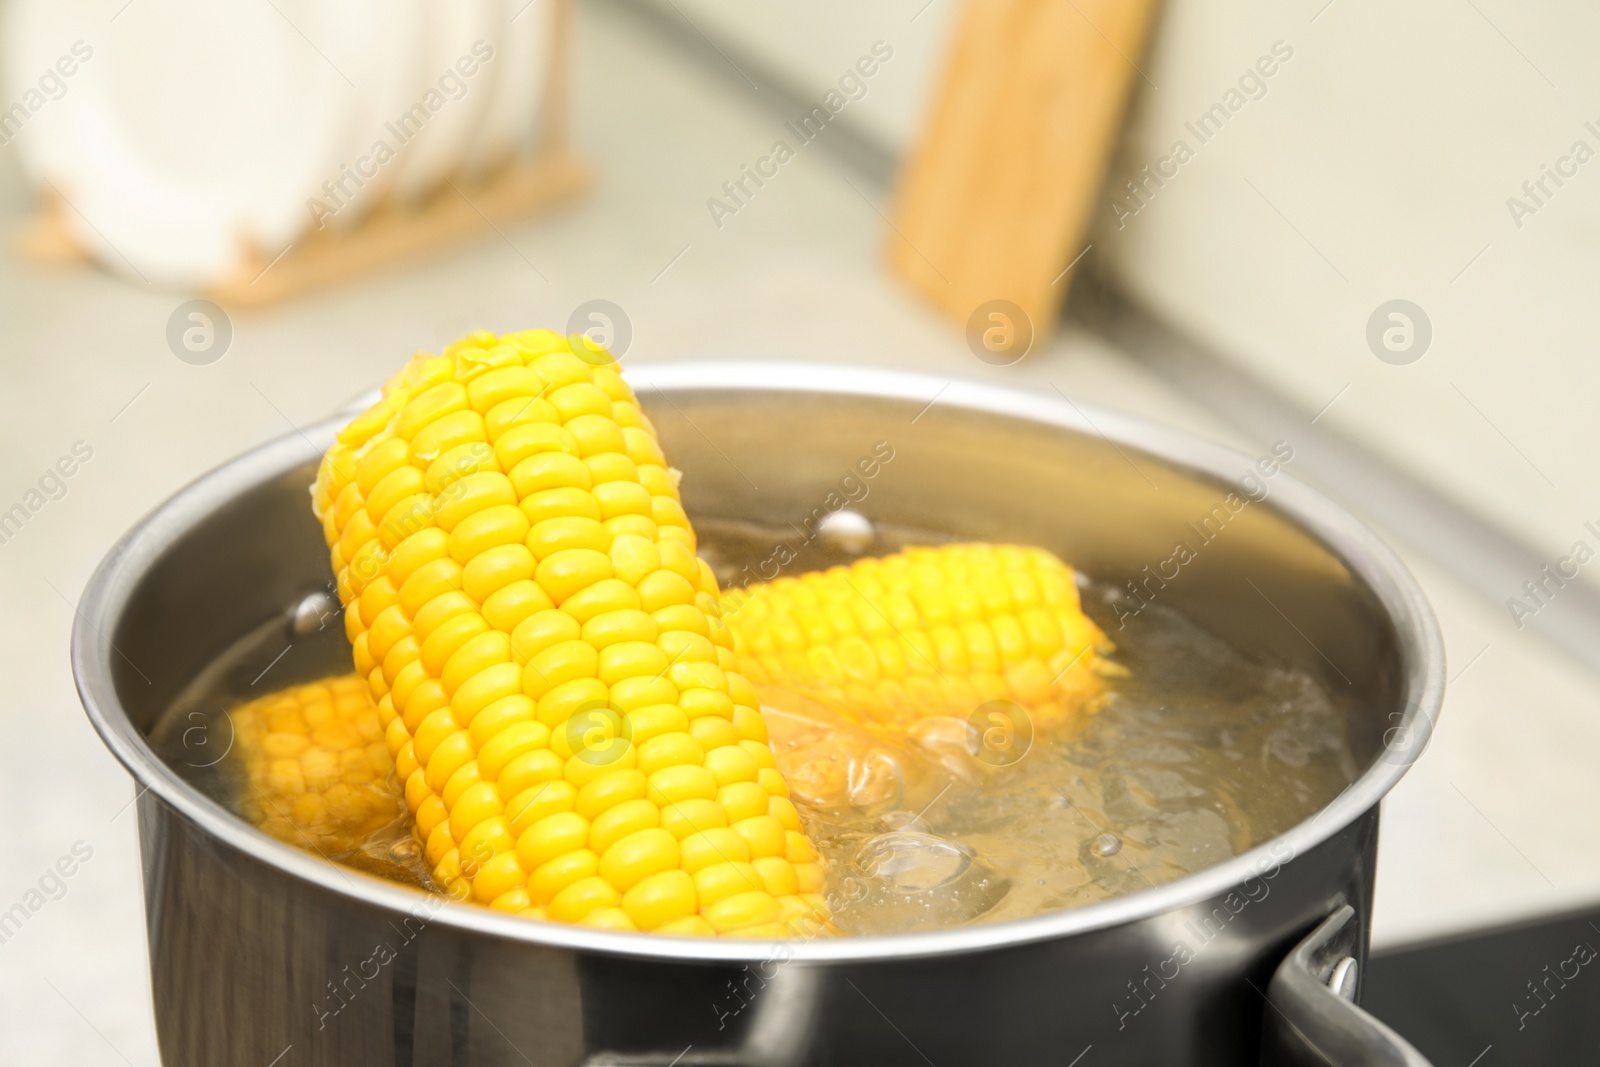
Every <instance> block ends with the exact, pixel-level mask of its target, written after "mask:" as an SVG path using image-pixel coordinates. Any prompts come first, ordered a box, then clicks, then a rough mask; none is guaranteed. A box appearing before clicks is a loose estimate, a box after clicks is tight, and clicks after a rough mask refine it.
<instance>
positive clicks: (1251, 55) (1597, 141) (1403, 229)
mask: <svg viewBox="0 0 1600 1067" xmlns="http://www.w3.org/2000/svg"><path fill="white" fill-rule="evenodd" d="M674 2H675V3H676V5H677V6H678V7H679V8H681V9H682V10H683V11H684V12H685V13H686V14H687V15H689V17H690V18H691V19H692V20H693V21H694V22H695V23H696V24H698V25H700V26H701V27H703V28H704V30H705V32H707V33H708V34H713V35H716V36H718V37H719V38H724V39H727V40H729V41H731V42H734V43H735V44H736V45H737V46H738V47H739V48H740V49H744V50H748V51H749V52H750V53H751V54H754V55H756V56H759V57H760V58H761V60H762V61H763V62H765V63H766V64H768V65H770V66H771V67H772V68H773V69H775V70H779V71H782V72H784V73H785V74H786V75H787V76H789V77H791V78H792V79H793V80H794V81H795V82H796V83H797V84H801V85H809V86H815V87H816V88H817V89H818V90H822V89H825V88H826V87H827V85H828V84H829V83H830V82H831V81H832V80H833V79H834V78H836V77H837V74H838V72H839V71H841V70H842V69H843V68H844V66H845V65H846V64H847V63H848V62H849V61H850V60H851V59H852V58H853V57H854V56H855V55H856V54H858V53H859V52H861V51H863V50H864V49H865V48H866V47H867V46H868V45H870V43H871V42H872V41H873V40H875V39H879V38H882V39H884V40H886V41H889V42H891V43H893V45H894V46H895V48H896V55H895V59H894V61H893V63H892V64H890V65H889V67H887V68H886V69H885V72H884V76H882V77H881V78H880V79H879V80H878V81H877V82H876V83H875V84H874V85H873V88H872V92H871V94H870V95H869V97H868V98H867V100H865V101H863V103H862V104H861V105H860V107H859V109H853V110H852V111H851V113H850V114H849V115H848V118H849V120H850V121H853V122H857V123H859V124H860V127H861V128H862V129H864V130H865V131H866V132H868V133H870V134H871V135H872V136H874V137H876V138H878V139H880V140H881V142H882V143H883V144H885V145H886V146H888V147H889V148H891V149H893V150H895V151H904V150H905V148H906V147H907V146H908V145H909V144H911V143H912V142H913V139H914V137H915V135H916V131H917V129H918V127H919V125H920V122H921V119H922V116H923V113H924V111H925V108H926V105H927V95H928V93H929V91H930V88H931V86H932V85H934V84H935V81H936V79H937V77H938V76H939V72H940V70H941V67H942V64H943V61H944V56H945V51H946V46H947V42H946V40H945V36H946V35H947V34H948V33H949V32H950V29H951V25H952V22H953V19H954V16H955V14H956V13H957V7H956V4H955V3H954V2H953V0H934V2H933V3H932V4H931V5H930V6H928V7H926V9H925V10H924V9H923V4H924V0H903V2H902V0H892V2H885V3H879V4H873V5H855V4H849V3H845V2H844V0H821V2H817V3H811V4H806V5H800V4H795V3H790V2H784V0H674ZM919 10H921V11H922V13H921V15H920V16H919V17H917V19H916V21H915V22H912V21H910V20H911V18H912V16H914V15H916V14H917V12H918V11H919ZM1597 39H1600V8H1597V7H1595V6H1594V5H1592V4H1583V3H1580V2H1579V0H1559V2H1552V3H1546V4H1542V5H1536V6H1529V5H1517V4H1513V3H1510V2H1509V0H1471V2H1470V3H1462V2H1457V0H1419V2H1416V3H1410V4H1404V5H1394V4H1386V3H1381V2H1379V0H1333V2H1332V3H1329V2H1328V0H1293V2H1291V3H1283V2H1279V0H1170V2H1169V3H1167V4H1166V7H1165V10H1164V13H1163V15H1162V19H1161V23H1160V25H1159V29H1158V35H1157V39H1156V40H1155V42H1154V44H1153V46H1152V49H1151V52H1150V54H1149V55H1148V56H1146V57H1143V58H1142V59H1141V60H1140V66H1141V67H1142V68H1143V71H1144V73H1145V75H1147V76H1148V80H1147V79H1146V78H1144V77H1141V78H1139V79H1138V81H1137V82H1136V84H1137V86H1138V89H1139V93H1140V96H1139V99H1138V102H1137V105H1136V108H1135V114H1134V116H1133V118H1132V120H1131V128H1130V131H1129V133H1128V135H1127V138H1126V141H1125V144H1124V145H1123V149H1122V153H1121V158H1120V159H1119V161H1118V162H1117V164H1116V166H1115V167H1114V168H1113V181H1112V185H1113V186H1115V185H1116V184H1117V182H1118V180H1119V179H1123V178H1127V177H1131V176H1133V175H1134V174H1136V173H1137V171H1138V169H1139V167H1140V166H1141V165H1143V164H1145V163H1152V162H1154V161H1155V160H1156V159H1158V158H1159V157H1161V156H1163V155H1166V154H1167V153H1168V152H1169V151H1170V149H1171V147H1172V145H1173V143H1174V141H1175V140H1178V139H1183V140H1185V141H1187V142H1188V144H1189V146H1190V147H1191V148H1193V149H1195V150H1196V151H1195V157H1194V158H1193V159H1192V160H1191V161H1190V162H1188V163H1187V164H1185V165H1184V166H1183V167H1182V168H1181V169H1180V171H1179V173H1178V175H1177V176H1176V177H1175V178H1173V179H1172V180H1171V181H1170V182H1169V183H1168V184H1167V185H1166V187H1165V188H1163V189H1161V190H1160V191H1159V192H1158V193H1157V194H1156V195H1155V196H1154V197H1152V198H1151V200H1150V203H1149V205H1148V207H1146V208H1144V209H1143V210H1141V211H1140V212H1139V213H1138V215H1137V216H1136V217H1134V218H1131V219H1124V220H1122V222H1123V223H1125V225H1123V226H1121V228H1120V229H1119V226H1118V220H1117V218H1116V217H1115V214H1116V213H1115V212H1113V211H1112V209H1111V206H1110V195H1109V194H1110V192H1111V190H1110V189H1108V190H1107V195H1106V196H1104V197H1102V203H1101V211H1102V219H1101V224H1100V227H1099V233H1098V236H1097V237H1096V241H1095V243H1096V246H1097V252H1096V254H1098V255H1100V256H1102V257H1103V258H1104V259H1106V260H1109V262H1110V264H1111V266H1112V269H1113V270H1114V272H1115V273H1116V274H1117V275H1119V276H1120V277H1121V279H1122V280H1123V281H1124V282H1125V283H1126V284H1127V285H1128V286H1130V287H1131V288H1132V289H1133V290H1134V291H1135V292H1137V293H1138V294H1139V295H1140V296H1141V297H1143V298H1144V299H1145V300H1146V301H1147V302H1148V303H1150V304H1151V305H1152V306H1154V307H1155V308H1156V309H1157V310H1158V311H1159V312H1161V313H1162V314H1163V315H1164V316H1165V317H1166V318H1168V319H1169V320H1170V321H1172V322H1173V323H1174V324H1175V325H1177V326H1178V327H1180V328H1181V329H1183V330H1185V331H1186V332H1189V333H1191V334H1193V335H1195V336H1197V337H1198V338H1200V339H1202V340H1205V341H1207V342H1210V343H1211V344H1213V345H1214V346H1216V347H1217V348H1219V349H1220V350H1221V351H1222V352H1223V353H1224V354H1226V355H1228V356H1229V357H1231V358H1234V359H1237V360H1239V361H1240V362H1241V363H1243V364H1244V365H1245V366H1247V367H1248V368H1249V369H1250V370H1251V371H1252V372H1254V373H1256V374H1258V375H1260V376H1261V377H1262V378H1264V379H1266V380H1268V381H1269V382H1271V383H1272V384H1273V385H1275V386H1276V387H1277V388H1278V389H1280V390H1282V391H1283V392H1285V393H1287V394H1288V395H1290V396H1291V397H1293V398H1294V399H1295V400H1297V401H1298V402H1299V404H1300V405H1301V406H1302V407H1303V408H1304V409H1305V410H1306V411H1308V412H1317V411H1320V410H1322V409H1323V408H1324V407H1325V406H1326V405H1328V404H1329V402H1330V401H1333V404H1332V406H1331V407H1329V408H1328V409H1327V411H1326V414H1324V415H1323V416H1322V419H1323V420H1324V421H1325V422H1327V423H1331V424H1333V425H1335V426H1337V427H1339V428H1341V429H1343V430H1346V431H1348V432H1349V433H1351V434H1353V435H1355V436H1356V437H1357V438H1360V439H1362V440H1364V441H1365V442H1367V443H1368V444H1370V445H1372V446H1373V447H1375V448H1376V449H1378V450H1380V451H1381V452H1382V453H1384V454H1385V455H1387V456H1388V457H1390V458H1391V460H1393V461H1394V462H1396V463H1398V464H1400V465H1401V466H1403V467H1405V468H1407V469H1410V470H1412V471H1414V472H1416V473H1419V474H1420V475H1421V476H1422V477H1424V478H1425V479H1428V480H1429V481H1431V482H1432V483H1434V484H1435V485H1437V486H1439V487H1441V488H1442V489H1444V490H1446V491H1447V492H1449V493H1450V494H1453V495H1454V496H1456V497H1457V498H1458V499H1460V500H1462V501H1464V502H1466V503H1468V504H1469V505H1470V506H1472V507H1474V508H1476V509H1478V510H1480V511H1481V512H1484V513H1488V514H1490V515H1492V516H1494V518H1495V519H1496V520H1498V522H1499V523H1501V524H1502V525H1504V526H1506V527H1508V528H1510V529H1511V530H1513V531H1514V532H1516V533H1517V534H1519V535H1520V536H1521V537H1522V538H1523V539H1525V540H1526V541H1528V542H1530V543H1531V544H1534V545H1536V546H1538V547H1539V549H1540V550H1541V551H1543V552H1545V553H1547V554H1548V555H1547V558H1549V559H1550V560H1552V561H1554V560H1555V559H1556V558H1558V557H1559V556H1561V555H1564V554H1566V552H1567V551H1568V549H1569V547H1570V545H1571V544H1572V542H1573V541H1574V540H1575V539H1577V538H1579V537H1587V538H1588V540H1589V541H1590V542H1591V544H1592V545H1593V546H1594V547H1595V548H1597V549H1600V542H1597V541H1596V539H1595V538H1594V537H1593V536H1592V535H1587V534H1586V533H1585V531H1584V530H1583V522H1584V521H1585V520H1587V519H1600V498H1597V497H1600V495H1597V494H1596V492H1595V483H1596V479H1595V476H1594V463H1595V456H1596V451H1597V446H1600V426H1597V420H1596V419H1595V418H1593V417H1592V410H1593V408H1594V404H1595V397H1596V396H1597V395H1600V363H1597V361H1595V360H1594V359H1593V358H1592V357H1591V353H1592V352H1593V349H1594V341H1593V332H1594V329H1593V313H1592V310H1591V308H1592V305H1593V304H1594V302H1595V298H1594V294H1595V291H1596V285H1597V283H1600V242H1597V241H1596V236H1597V235H1600V158H1597V159H1596V160H1594V161H1592V162H1590V163H1589V164H1588V165H1587V166H1585V167H1583V168H1581V169H1580V170H1579V172H1578V174H1577V176H1576V177H1574V178H1571V179H1568V180H1567V184H1566V185H1565V187H1563V188H1561V189H1560V190H1559V191H1557V193H1556V195H1555V196H1554V197H1552V198H1550V200H1549V201H1548V202H1547V204H1546V206H1544V207H1542V208H1540V209H1539V210H1538V212H1537V214H1536V215H1533V216H1531V217H1527V218H1524V219H1523V220H1522V222H1523V225H1522V226H1521V227H1520V228H1518V227H1517V226H1516V225H1515V224H1514V223H1513V221H1512V219H1511V217H1510V215H1509V213H1508V210H1507V207H1506V199H1507V198H1508V197H1510V196H1512V195H1514V194H1519V193H1520V186H1521V184H1522V182H1523V181H1524V180H1527V179H1529V178H1536V177H1538V176H1539V174H1540V165H1541V164H1543V163H1550V164H1554V163H1555V162H1556V161H1557V159H1558V157H1560V156H1562V155H1564V154H1565V153H1567V152H1568V150H1569V149H1570V147H1571V145H1572V144H1573V142H1574V141H1575V140H1577V139H1583V140H1586V141H1587V142H1588V143H1589V145H1590V147H1591V148H1593V149H1595V150H1596V151H1597V153H1600V136H1596V135H1595V134H1593V133H1590V132H1588V131H1587V130H1585V129H1584V126H1583V123H1584V121H1585V120H1588V119H1593V120H1595V123H1596V127H1597V128H1600V92H1597V90H1600V69H1597V68H1596V67H1595V65H1594V64H1593V62H1592V50H1593V47H1592V46H1593V42H1594V41H1595V40H1597ZM1279 40H1281V41H1283V42H1285V44H1286V45H1287V46H1288V47H1289V48H1292V49H1293V52H1294V55H1293V58H1292V59H1291V60H1289V61H1288V62H1287V63H1284V64H1282V66H1281V68H1280V69H1279V70H1278V72H1277V73H1276V74H1275V75H1274V76H1273V77H1272V78H1271V79H1269V80H1267V82H1266V86H1267V91H1266V95H1265V96H1264V97H1262V98H1261V99H1259V100H1252V101H1251V102H1249V103H1248V104H1247V105H1245V106H1244V107H1243V108H1242V109H1241V110H1240V111H1239V112H1238V113H1237V114H1235V115H1233V116H1232V117H1231V118H1230V119H1229V121H1228V123H1227V125H1226V128H1225V129H1224V130H1223V131H1222V133H1221V134H1220V135H1219V136H1217V137H1215V138H1214V139H1213V140H1212V141H1211V142H1210V143H1208V144H1205V145H1203V146H1202V145H1200V143H1199V142H1198V140H1197V139H1196V138H1195V137H1194V136H1193V135H1192V134H1190V133H1188V131H1187V130H1186V129H1185V128H1184V122H1185V121H1186V120H1193V119H1195V118H1197V117H1198V116H1199V115H1200V114H1201V113H1202V112H1204V111H1205V110H1206V108H1208V107H1209V106H1211V105H1212V104H1214V103H1217V102H1218V101H1219V100H1221V99H1222V97H1223V94H1224V93H1225V91H1226V90H1228V89H1229V88H1230V87H1233V86H1234V85H1235V84H1236V82H1237V79H1238V78H1239V76H1240V74H1241V73H1242V72H1244V71H1245V70H1246V69H1247V68H1248V67H1250V65H1251V64H1252V63H1253V62H1254V61H1255V60H1256V59H1257V58H1258V57H1260V56H1262V55H1264V54H1266V53H1268V52H1269V50H1270V48H1271V46H1272V45H1273V43H1274V42H1275V41H1279ZM1550 188H1551V189H1554V188H1555V187H1554V186H1553V185H1551V186H1550ZM1475 257H1476V258H1475ZM1469 264H1470V266H1469ZM1396 298H1401V299H1407V300H1410V301H1413V302H1414V303H1416V304H1418V305H1419V306H1420V307H1421V308H1422V309H1423V311H1424V312H1425V313H1426V314H1427V315H1428V317H1429V319H1430V320H1431V323H1432V328H1433V341H1432V344H1431V347H1430V349H1429V351H1428V352H1427V353H1426V354H1425V355H1424V356H1423V357H1422V358H1421V359H1420V360H1419V361H1418V362H1416V363H1413V364H1411V365H1406V366H1394V365H1390V364H1387V363H1384V362H1381V361H1380V360H1379V359H1378V358H1376V357H1375V356H1374V355H1373V353H1372V352H1371V351H1370V349H1369V348H1368V345H1367V342H1366V337H1365V334H1366V327H1367V321H1368V318H1369V317H1370V316H1371V315H1372V313H1373V311H1374V310H1375V309H1376V308H1377V307H1378V305H1380V304H1382V303H1384V302H1386V301H1388V300H1391V299H1396ZM1335 397H1337V398H1338V399H1337V400H1335V399H1334V398H1335ZM1591 570H1592V572H1593V573H1592V574H1589V575H1588V576H1587V577H1588V578H1591V579H1592V578H1593V577H1594V575H1600V565H1597V566H1595V567H1593V568H1591ZM1517 592H1518V590H1516V589H1507V590H1506V591H1505V595H1506V596H1508V597H1509V596H1512V595H1515V594H1516V593H1517ZM1508 618H1509V616H1508Z"/></svg>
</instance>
